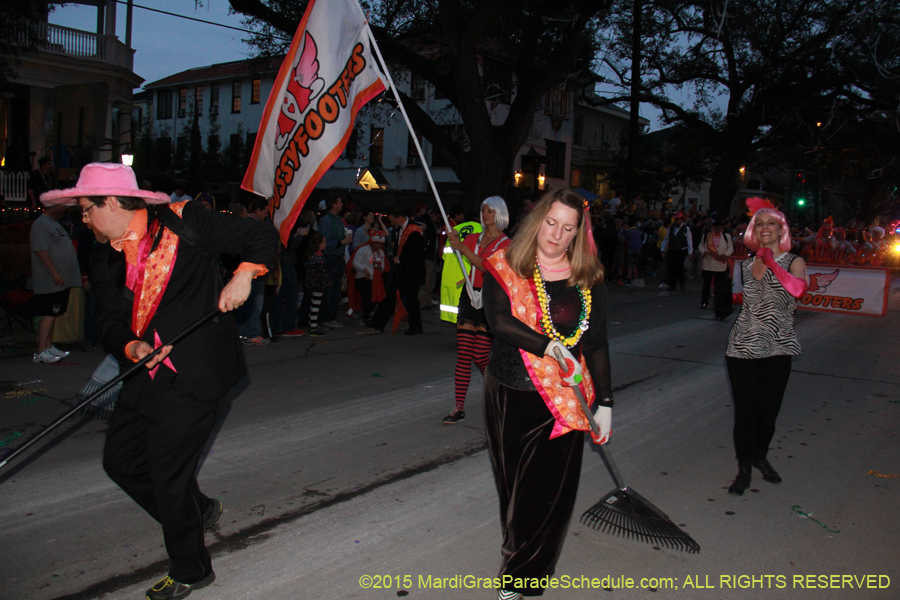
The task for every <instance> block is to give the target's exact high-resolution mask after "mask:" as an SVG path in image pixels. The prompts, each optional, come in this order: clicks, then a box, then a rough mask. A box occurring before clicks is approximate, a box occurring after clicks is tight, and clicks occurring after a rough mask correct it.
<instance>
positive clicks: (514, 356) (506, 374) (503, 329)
mask: <svg viewBox="0 0 900 600" xmlns="http://www.w3.org/2000/svg"><path fill="white" fill-rule="evenodd" d="M544 285H545V286H546V289H547V295H548V296H549V297H550V316H551V318H552V319H553V325H554V327H556V329H557V330H558V331H559V332H560V333H562V334H563V335H566V336H568V335H570V334H571V333H572V332H574V331H575V328H576V327H578V317H579V315H580V314H581V300H580V298H579V293H578V289H577V288H576V287H575V286H571V287H569V286H567V285H566V280H564V279H563V280H560V281H549V282H545V284H544ZM482 298H483V300H484V312H485V315H486V316H487V320H488V324H489V325H490V328H491V333H492V334H494V336H495V337H494V344H493V346H492V347H491V359H490V362H489V363H488V369H489V370H490V372H491V375H493V376H494V377H496V378H497V380H498V381H499V382H500V383H502V384H503V385H505V386H507V387H511V388H514V389H518V390H535V387H534V384H533V383H532V381H531V378H530V377H529V376H528V371H527V370H526V368H525V363H524V361H523V360H522V355H521V354H520V353H519V348H521V349H523V350H525V351H526V352H530V353H531V354H534V355H536V356H543V355H544V351H545V350H546V349H547V345H548V344H549V343H550V338H549V337H548V336H546V335H544V334H542V333H538V332H536V331H534V330H533V329H531V327H529V326H528V325H526V324H525V323H523V322H522V321H520V320H519V319H517V318H515V317H514V316H513V314H512V308H511V304H510V301H509V297H508V296H507V295H506V292H504V291H503V287H502V286H501V285H500V284H499V283H498V282H497V280H496V279H494V277H493V275H491V274H490V272H486V273H485V274H484V287H483V288H482ZM570 350H571V351H572V354H574V355H575V356H579V353H581V354H583V355H584V359H585V362H586V363H587V366H588V370H589V371H590V372H591V377H592V378H593V380H594V387H595V390H596V393H597V401H598V402H601V403H602V404H604V405H606V406H612V404H613V402H612V383H611V379H610V370H609V343H608V342H607V340H606V285H605V284H604V283H603V282H602V281H600V282H598V283H596V284H595V285H594V287H593V288H591V316H590V323H589V327H588V330H587V331H585V332H584V335H582V336H581V340H579V342H578V344H576V345H575V347H574V348H570ZM604 398H608V399H609V401H608V402H602V400H603V399H604Z"/></svg>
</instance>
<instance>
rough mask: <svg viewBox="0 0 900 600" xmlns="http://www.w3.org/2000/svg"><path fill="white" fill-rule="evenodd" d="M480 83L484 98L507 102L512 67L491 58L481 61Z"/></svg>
mask: <svg viewBox="0 0 900 600" xmlns="http://www.w3.org/2000/svg"><path fill="white" fill-rule="evenodd" d="M481 84H482V88H483V89H484V98H485V100H488V99H490V100H494V101H496V102H503V103H505V104H509V102H510V99H511V96H512V69H511V68H509V67H508V66H507V65H505V64H503V63H501V62H500V61H496V60H494V59H492V58H487V57H485V58H484V59H482V61H481Z"/></svg>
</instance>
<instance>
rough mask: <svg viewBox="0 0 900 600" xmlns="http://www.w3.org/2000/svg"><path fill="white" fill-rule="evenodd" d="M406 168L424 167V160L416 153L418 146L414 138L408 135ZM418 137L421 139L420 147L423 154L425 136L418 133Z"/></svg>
mask: <svg viewBox="0 0 900 600" xmlns="http://www.w3.org/2000/svg"><path fill="white" fill-rule="evenodd" d="M406 137H407V140H406V166H407V167H420V166H422V159H421V158H419V153H418V152H416V144H415V143H414V142H413V138H412V136H411V135H409V134H408V133H407V135H406ZM416 137H417V138H419V146H421V147H422V153H423V154H424V152H425V136H424V135H422V134H421V133H419V132H418V131H417V132H416Z"/></svg>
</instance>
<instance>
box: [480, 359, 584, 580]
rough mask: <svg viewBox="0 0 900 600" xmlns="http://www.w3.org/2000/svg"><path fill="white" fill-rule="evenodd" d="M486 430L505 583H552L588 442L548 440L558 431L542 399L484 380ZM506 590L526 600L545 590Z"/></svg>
mask: <svg viewBox="0 0 900 600" xmlns="http://www.w3.org/2000/svg"><path fill="white" fill-rule="evenodd" d="M484 422H485V432H486V434H487V442H488V451H489V452H490V456H491V467H493V471H494V482H495V483H496V484H497V494H498V495H499V497H500V527H501V529H502V532H503V547H502V554H503V562H502V564H501V566H500V578H501V579H502V578H503V577H504V576H508V577H512V578H513V579H515V578H532V577H534V578H538V579H540V578H541V577H545V576H547V575H552V574H553V571H554V569H555V568H556V562H557V561H558V560H559V555H560V553H561V552H562V546H563V542H564V541H565V539H566V533H567V532H568V529H569V521H571V519H572V511H573V509H574V508H575V497H576V496H577V494H578V480H579V477H580V476H581V456H582V453H583V452H584V435H583V434H582V433H581V432H579V431H571V432H569V433H567V434H565V435H562V436H559V437H556V438H554V439H552V440H551V439H550V433H551V431H552V430H553V426H554V424H555V421H554V418H553V415H552V414H551V413H550V411H549V410H548V409H547V406H546V405H545V404H544V401H543V399H541V396H540V395H539V394H538V392H536V391H533V392H526V391H521V390H515V389H512V388H509V387H506V386H505V385H502V384H501V383H500V382H498V381H497V380H496V379H495V378H494V377H493V376H492V375H491V373H490V371H487V372H486V373H485V376H484ZM501 587H502V588H504V589H507V590H510V591H512V590H516V591H519V592H522V593H523V594H524V595H526V596H528V595H538V594H540V593H542V592H543V590H535V589H534V588H531V589H517V588H516V586H515V585H513V584H512V583H511V582H509V581H507V582H506V583H503V581H501Z"/></svg>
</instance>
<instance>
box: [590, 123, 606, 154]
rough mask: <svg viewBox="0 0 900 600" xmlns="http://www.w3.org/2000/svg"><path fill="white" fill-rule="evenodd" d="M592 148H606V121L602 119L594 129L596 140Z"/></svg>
mask: <svg viewBox="0 0 900 600" xmlns="http://www.w3.org/2000/svg"><path fill="white" fill-rule="evenodd" d="M591 148H592V149H597V150H603V149H605V148H606V122H605V121H600V122H599V123H597V127H596V129H594V142H593V143H592V144H591Z"/></svg>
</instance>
